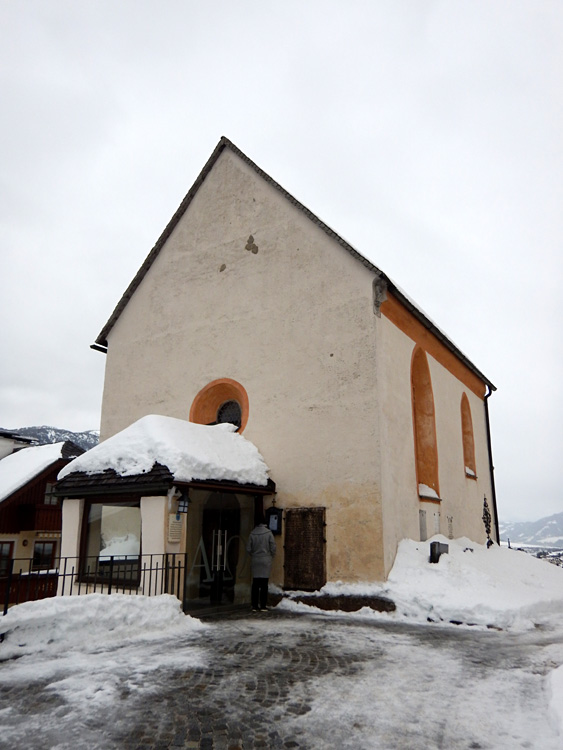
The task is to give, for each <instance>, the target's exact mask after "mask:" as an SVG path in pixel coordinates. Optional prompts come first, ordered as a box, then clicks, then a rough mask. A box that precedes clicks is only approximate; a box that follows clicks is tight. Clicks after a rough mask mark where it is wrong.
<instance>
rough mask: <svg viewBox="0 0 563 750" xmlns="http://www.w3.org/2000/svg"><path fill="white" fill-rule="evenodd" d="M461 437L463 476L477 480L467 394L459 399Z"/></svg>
mask: <svg viewBox="0 0 563 750" xmlns="http://www.w3.org/2000/svg"><path fill="white" fill-rule="evenodd" d="M461 436H462V440H463V460H464V466H465V476H467V477H471V478H473V479H477V469H476V468H475V440H474V439H473V422H472V420H471V407H470V406H469V399H468V398H467V394H465V393H464V394H463V396H462V397H461Z"/></svg>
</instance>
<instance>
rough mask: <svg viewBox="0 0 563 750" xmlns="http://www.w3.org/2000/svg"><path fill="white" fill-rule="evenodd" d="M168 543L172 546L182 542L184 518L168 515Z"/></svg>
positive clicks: (172, 514) (173, 514)
mask: <svg viewBox="0 0 563 750" xmlns="http://www.w3.org/2000/svg"><path fill="white" fill-rule="evenodd" d="M168 541H169V543H170V544H179V543H180V542H181V541H182V518H181V517H180V518H177V516H176V514H175V513H169V514H168Z"/></svg>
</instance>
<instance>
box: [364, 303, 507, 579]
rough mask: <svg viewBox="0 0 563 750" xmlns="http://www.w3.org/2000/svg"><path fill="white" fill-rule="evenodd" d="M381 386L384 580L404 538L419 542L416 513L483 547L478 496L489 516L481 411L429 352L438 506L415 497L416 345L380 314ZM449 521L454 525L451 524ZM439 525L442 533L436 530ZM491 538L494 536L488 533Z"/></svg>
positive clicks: (432, 524) (489, 493)
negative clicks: (469, 432)
mask: <svg viewBox="0 0 563 750" xmlns="http://www.w3.org/2000/svg"><path fill="white" fill-rule="evenodd" d="M379 337H380V346H379V347H378V352H379V357H378V365H379V368H378V378H379V382H378V387H379V393H380V398H379V400H378V404H379V407H380V409H381V416H380V424H381V445H382V460H381V465H382V494H383V500H382V502H383V518H384V524H385V574H386V575H387V574H388V573H389V571H390V569H391V567H392V565H393V562H394V559H395V553H396V548H397V544H398V542H399V541H401V539H403V538H411V539H419V538H420V524H419V511H420V510H424V511H426V514H427V518H426V522H427V533H428V536H429V537H430V536H432V535H433V534H435V533H436V532H437V531H438V530H439V532H440V533H441V534H444V535H445V536H448V534H449V532H450V530H451V531H452V532H453V537H459V536H467V537H469V538H470V539H473V540H474V541H476V542H479V543H484V542H485V541H486V533H485V527H484V524H483V521H482V514H483V497H484V496H485V495H486V497H487V500H488V504H489V508H490V511H491V514H492V513H493V505H492V491H491V481H490V471H489V460H488V447H487V430H486V421H485V406H484V402H483V400H482V399H481V398H479V397H478V396H477V395H475V394H474V393H473V392H472V391H471V390H470V389H469V388H468V387H467V386H466V385H465V384H464V383H462V382H461V381H460V380H459V379H458V378H457V377H456V376H455V375H453V374H452V373H451V372H450V371H449V370H448V369H447V368H446V367H444V366H443V365H442V364H440V363H439V362H438V361H436V359H434V357H432V356H431V355H430V354H427V360H428V365H429V370H430V377H431V380H432V390H433V396H434V409H435V420H436V441H437V450H438V475H439V484H440V498H441V502H440V503H433V502H425V501H421V500H420V498H419V496H418V485H417V478H416V463H415V441H414V428H413V410H412V397H411V362H412V355H413V351H414V349H415V346H416V344H415V341H414V340H413V339H412V338H410V337H409V336H408V335H406V334H405V333H403V332H402V331H401V330H400V329H399V328H397V327H396V326H395V325H394V324H393V323H392V322H390V321H389V320H388V319H386V318H385V316H382V318H381V326H380V329H379ZM463 393H465V394H466V395H467V397H468V400H469V404H470V408H471V416H472V422H473V435H474V441H475V460H476V466H477V479H470V478H468V477H466V475H465V464H464V459H463V439H462V427H461V398H462V395H463ZM448 517H450V518H451V519H452V521H451V526H449V525H448ZM436 523H439V529H438V528H436V525H435V524H436ZM492 536H494V534H492Z"/></svg>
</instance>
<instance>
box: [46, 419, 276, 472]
mask: <svg viewBox="0 0 563 750" xmlns="http://www.w3.org/2000/svg"><path fill="white" fill-rule="evenodd" d="M155 464H162V465H163V466H166V467H167V468H168V469H169V470H170V472H171V473H172V475H173V477H174V480H175V481H177V482H192V481H194V480H203V481H205V480H216V481H221V480H229V481H233V482H238V483H239V484H255V485H259V486H265V485H267V483H268V467H267V466H266V463H265V461H264V459H263V458H262V456H261V455H260V453H259V452H258V449H257V448H256V446H255V445H254V444H253V443H251V442H250V441H249V440H247V439H246V438H244V437H243V436H242V435H239V434H238V433H237V432H236V427H235V426H234V425H232V424H218V425H201V424H194V423H193V422H186V421H184V420H182V419H175V418H174V417H163V416H158V415H154V414H153V415H149V416H146V417H142V418H141V419H139V420H138V421H137V422H134V423H133V424H132V425H130V426H129V427H127V428H126V429H125V430H122V431H121V432H118V433H117V434H116V435H113V436H112V437H110V438H108V439H107V440H104V442H103V443H100V444H99V445H97V446H95V447H94V448H91V449H90V450H89V451H87V452H86V453H84V454H83V455H82V456H79V457H78V458H76V459H74V461H71V462H70V463H69V464H68V465H67V466H65V467H64V469H63V470H62V471H61V472H60V473H59V477H58V478H59V479H63V478H64V477H66V476H68V475H69V474H71V473H74V472H84V473H85V474H98V473H102V472H104V471H106V470H107V469H112V470H113V471H115V473H116V474H117V475H118V476H121V477H128V476H136V475H139V474H145V473H147V472H149V471H150V470H151V469H152V468H153V466H154V465H155Z"/></svg>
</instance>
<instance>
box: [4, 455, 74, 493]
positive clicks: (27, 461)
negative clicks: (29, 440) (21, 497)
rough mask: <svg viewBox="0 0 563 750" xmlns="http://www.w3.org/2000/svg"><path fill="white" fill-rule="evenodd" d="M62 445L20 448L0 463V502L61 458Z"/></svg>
mask: <svg viewBox="0 0 563 750" xmlns="http://www.w3.org/2000/svg"><path fill="white" fill-rule="evenodd" d="M63 445H64V442H62V443H50V444H49V445H36V446H33V447H32V448H22V449H21V450H19V451H16V453H11V454H10V455H9V456H5V457H4V458H3V459H2V460H1V461H0V502H1V501H2V500H5V499H6V498H7V497H9V496H10V495H11V494H12V493H13V492H15V491H16V490H19V489H20V487H23V486H24V485H25V484H27V482H29V481H31V480H32V479H33V478H34V477H36V476H37V475H38V474H40V473H41V472H42V471H44V470H45V469H46V468H47V467H49V466H51V464H54V463H55V461H58V460H59V459H60V458H62V447H63Z"/></svg>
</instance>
